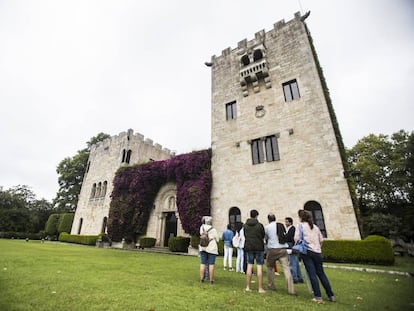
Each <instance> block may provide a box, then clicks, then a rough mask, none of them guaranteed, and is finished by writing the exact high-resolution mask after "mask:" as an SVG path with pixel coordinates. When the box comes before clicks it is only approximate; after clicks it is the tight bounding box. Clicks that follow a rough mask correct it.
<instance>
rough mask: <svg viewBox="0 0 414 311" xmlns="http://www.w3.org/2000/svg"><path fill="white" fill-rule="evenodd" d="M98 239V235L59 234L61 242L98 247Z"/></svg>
mask: <svg viewBox="0 0 414 311" xmlns="http://www.w3.org/2000/svg"><path fill="white" fill-rule="evenodd" d="M98 238H99V236H98V235H78V234H69V233H67V232H62V233H61V234H59V241H60V242H67V243H76V244H83V245H96V241H97V240H98Z"/></svg>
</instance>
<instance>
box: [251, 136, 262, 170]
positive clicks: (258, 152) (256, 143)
mask: <svg viewBox="0 0 414 311" xmlns="http://www.w3.org/2000/svg"><path fill="white" fill-rule="evenodd" d="M251 146H252V159H253V164H259V163H263V162H264V154H263V143H262V140H261V139H260V138H258V139H254V140H252V145H251Z"/></svg>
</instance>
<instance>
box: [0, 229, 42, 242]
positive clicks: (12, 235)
mask: <svg viewBox="0 0 414 311" xmlns="http://www.w3.org/2000/svg"><path fill="white" fill-rule="evenodd" d="M44 237H45V235H44V232H39V233H30V232H14V231H10V232H0V238H3V239H29V240H41V239H43V238H44Z"/></svg>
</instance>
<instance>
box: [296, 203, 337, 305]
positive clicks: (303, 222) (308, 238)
mask: <svg viewBox="0 0 414 311" xmlns="http://www.w3.org/2000/svg"><path fill="white" fill-rule="evenodd" d="M298 216H299V219H300V223H299V224H298V225H297V228H296V230H295V242H297V241H299V240H300V232H301V231H302V232H303V239H304V240H305V242H306V243H307V246H308V251H307V253H306V254H301V258H302V260H303V263H304V265H305V269H306V271H307V273H308V275H309V279H310V282H311V285H312V289H313V295H314V298H313V299H312V300H313V301H315V302H317V303H323V300H322V294H321V289H320V287H319V281H318V278H319V280H320V281H321V283H322V286H323V287H324V289H325V291H326V294H327V295H328V300H329V301H332V302H334V301H335V296H334V293H333V291H332V288H331V284H330V283H329V280H328V277H327V276H326V274H325V271H324V270H323V262H322V242H323V236H322V233H321V230H319V228H318V226H317V225H315V224H314V223H313V220H312V214H311V213H310V212H309V211H305V210H299V211H298Z"/></svg>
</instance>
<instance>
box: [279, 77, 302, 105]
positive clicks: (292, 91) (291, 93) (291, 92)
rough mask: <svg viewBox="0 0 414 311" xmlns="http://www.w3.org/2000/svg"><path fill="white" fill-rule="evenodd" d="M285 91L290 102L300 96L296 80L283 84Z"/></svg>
mask: <svg viewBox="0 0 414 311" xmlns="http://www.w3.org/2000/svg"><path fill="white" fill-rule="evenodd" d="M282 86H283V93H284V94H285V101H286V102H290V101H292V100H295V99H299V98H300V94H299V87H298V83H297V81H296V79H295V80H292V81H289V82H285V83H283V84H282Z"/></svg>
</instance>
